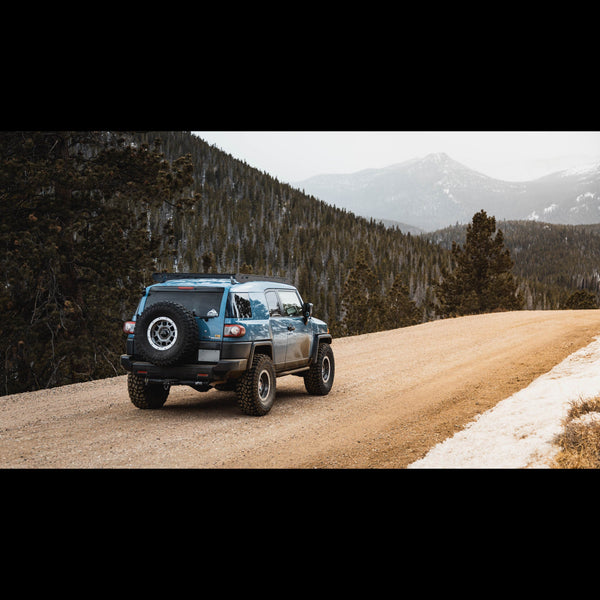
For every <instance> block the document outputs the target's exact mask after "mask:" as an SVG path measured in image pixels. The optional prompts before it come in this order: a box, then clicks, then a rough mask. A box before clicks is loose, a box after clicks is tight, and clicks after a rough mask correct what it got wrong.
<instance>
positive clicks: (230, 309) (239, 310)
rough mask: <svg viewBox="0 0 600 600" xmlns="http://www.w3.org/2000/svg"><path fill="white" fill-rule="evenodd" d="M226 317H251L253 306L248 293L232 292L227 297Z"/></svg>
mask: <svg viewBox="0 0 600 600" xmlns="http://www.w3.org/2000/svg"><path fill="white" fill-rule="evenodd" d="M225 316H226V317H234V318H236V319H251V318H252V307H251V306H250V298H249V296H248V294H236V293H235V292H231V293H230V294H229V298H228V299H227V311H226V314H225Z"/></svg>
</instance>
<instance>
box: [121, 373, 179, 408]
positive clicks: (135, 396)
mask: <svg viewBox="0 0 600 600" xmlns="http://www.w3.org/2000/svg"><path fill="white" fill-rule="evenodd" d="M127 391H128V392H129V399H130V400H131V402H132V404H133V405H134V406H137V407H138V408H161V406H162V405H163V404H164V403H165V402H166V401H167V396H168V395H169V388H167V389H165V388H164V386H163V385H162V383H149V384H147V385H146V384H145V382H144V378H143V377H140V376H139V375H134V374H133V373H128V374H127Z"/></svg>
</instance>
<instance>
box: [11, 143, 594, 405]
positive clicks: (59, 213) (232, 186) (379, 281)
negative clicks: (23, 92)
mask: <svg viewBox="0 0 600 600" xmlns="http://www.w3.org/2000/svg"><path fill="white" fill-rule="evenodd" d="M494 223H495V222H494ZM497 226H498V228H499V229H500V230H502V232H503V238H502V236H500V240H501V241H502V243H503V246H502V248H501V250H502V249H503V248H504V247H505V248H506V249H507V251H508V252H507V255H508V254H509V255H510V258H511V260H509V259H506V260H504V261H503V264H504V265H505V266H507V265H508V266H510V267H511V269H512V271H511V273H512V275H514V285H515V288H514V289H515V290H517V293H518V295H519V298H521V299H522V301H523V303H522V304H518V305H517V304H515V307H516V306H523V307H524V308H526V309H557V308H574V307H577V302H578V301H579V299H580V297H581V292H585V298H583V299H582V301H583V300H585V302H586V303H587V306H590V305H591V306H597V295H598V292H599V280H600V277H599V274H598V267H597V265H598V264H600V263H599V261H598V259H599V258H600V225H598V226H595V225H591V226H557V225H552V226H547V225H544V224H542V223H530V222H499V223H498V224H497ZM466 235H467V226H466V225H465V226H456V227H452V228H447V229H445V230H442V231H438V232H435V233H433V234H427V235H422V236H415V235H411V234H408V233H407V234H405V233H403V232H402V231H401V230H400V229H398V228H397V227H393V226H391V227H390V226H386V225H384V224H382V223H381V222H377V221H375V220H372V219H365V218H362V217H357V216H355V215H354V214H353V213H350V212H347V211H345V210H343V209H338V208H335V207H332V206H330V205H328V204H326V203H325V202H323V201H321V200H319V199H317V198H314V197H312V196H308V195H306V194H304V193H303V192H302V191H301V190H298V189H295V188H293V187H291V186H290V185H288V184H285V183H282V182H280V181H278V180H277V178H275V177H272V176H271V175H269V174H267V173H265V172H261V171H259V170H257V169H255V168H253V167H251V166H250V165H248V164H246V163H245V162H244V161H241V160H238V159H236V158H234V157H232V156H231V155H229V154H227V153H225V152H223V151H222V150H220V149H219V148H217V147H215V146H211V145H209V144H207V143H206V142H204V141H203V140H201V139H199V138H198V137H196V136H194V135H192V134H191V133H190V132H2V135H1V137H0V245H1V246H2V254H1V255H0V275H1V277H2V287H1V288H0V311H1V312H2V314H3V316H4V319H3V322H2V325H1V331H0V334H1V336H0V339H1V340H2V344H1V348H0V349H1V352H2V361H1V362H0V394H11V393H18V392H22V391H27V390H34V389H42V388H47V387H52V386H56V385H64V384H68V383H74V382H78V381H86V380H91V379H98V378H102V377H109V376H114V375H120V374H122V373H124V371H122V369H121V367H120V366H119V356H120V354H121V353H122V352H123V351H124V340H125V336H124V334H123V333H122V330H121V326H122V322H123V321H125V320H128V319H129V318H131V316H132V314H133V312H134V310H135V307H136V305H137V302H138V300H139V297H140V295H141V293H142V291H143V287H144V286H145V285H149V284H151V283H152V281H151V273H152V272H153V271H179V272H186V271H190V272H215V273H238V272H252V273H256V274H261V275H277V276H280V277H284V278H286V279H287V280H288V281H289V282H290V283H292V284H294V285H296V286H297V287H298V289H299V290H300V293H301V294H302V297H303V299H304V300H305V301H309V302H312V303H313V304H314V307H315V308H314V314H315V316H316V317H318V318H321V319H323V320H325V321H326V322H327V323H328V325H329V327H330V330H331V332H332V333H333V335H334V336H338V337H339V336H343V335H355V334H360V333H368V332H371V331H380V330H385V329H392V328H396V327H403V326H407V325H412V324H417V323H422V322H426V321H429V320H432V319H437V318H441V317H443V316H446V314H449V313H446V312H444V310H443V306H442V304H441V303H440V300H439V298H438V294H439V289H440V288H439V284H440V281H441V280H442V279H443V277H442V275H443V274H445V275H446V277H448V276H449V275H450V274H451V273H452V272H453V271H454V270H455V269H457V259H458V260H460V252H458V253H457V251H455V252H454V253H453V251H452V244H453V242H454V245H455V247H456V246H457V245H460V244H465V241H466ZM495 239H496V240H497V239H498V236H496V238H495ZM497 245H502V244H497ZM513 263H514V264H513ZM503 277H504V278H505V279H506V277H508V275H503ZM510 279H511V282H512V276H511V277H510ZM506 281H508V279H506ZM511 285H512V283H511ZM510 289H511V290H512V289H513V288H512V287H511V288H510ZM578 292H579V295H575V294H577V293H578ZM512 308H514V307H512Z"/></svg>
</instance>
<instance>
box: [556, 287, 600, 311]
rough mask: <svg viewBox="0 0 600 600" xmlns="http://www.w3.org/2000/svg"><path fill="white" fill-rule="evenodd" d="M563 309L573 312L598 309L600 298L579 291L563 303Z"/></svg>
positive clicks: (586, 291) (584, 291) (590, 293)
mask: <svg viewBox="0 0 600 600" xmlns="http://www.w3.org/2000/svg"><path fill="white" fill-rule="evenodd" d="M561 308H563V309H571V310H578V309H586V308H598V298H597V297H596V294H593V293H592V292H588V290H577V291H576V292H573V293H572V294H571V295H570V296H569V297H568V298H567V299H566V300H565V301H564V302H563V304H562V305H561Z"/></svg>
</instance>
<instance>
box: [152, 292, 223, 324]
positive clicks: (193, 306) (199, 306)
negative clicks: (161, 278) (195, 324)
mask: <svg viewBox="0 0 600 600" xmlns="http://www.w3.org/2000/svg"><path fill="white" fill-rule="evenodd" d="M222 298H223V288H204V289H202V290H181V289H175V290H174V289H173V288H172V287H166V286H165V287H164V288H154V289H152V290H151V291H150V292H149V293H148V298H147V299H146V307H149V306H152V305H153V304H156V303H157V302H177V303H178V304H181V305H182V306H185V307H186V308H187V309H188V310H191V311H192V313H193V314H194V316H196V317H218V316H219V311H220V308H221V299H222Z"/></svg>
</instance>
